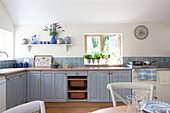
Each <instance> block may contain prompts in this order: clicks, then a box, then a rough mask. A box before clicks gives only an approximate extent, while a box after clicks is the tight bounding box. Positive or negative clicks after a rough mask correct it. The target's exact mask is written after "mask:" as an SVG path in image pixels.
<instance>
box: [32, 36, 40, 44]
mask: <svg viewBox="0 0 170 113" xmlns="http://www.w3.org/2000/svg"><path fill="white" fill-rule="evenodd" d="M38 43H39V41H38V40H37V38H36V35H34V36H32V43H31V44H38Z"/></svg>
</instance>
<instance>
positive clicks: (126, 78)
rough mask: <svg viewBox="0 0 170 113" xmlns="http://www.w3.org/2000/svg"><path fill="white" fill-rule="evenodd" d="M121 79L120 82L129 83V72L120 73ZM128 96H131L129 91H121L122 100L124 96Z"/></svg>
mask: <svg viewBox="0 0 170 113" xmlns="http://www.w3.org/2000/svg"><path fill="white" fill-rule="evenodd" d="M121 77H122V80H121V82H131V71H122V72H121ZM130 94H131V89H122V92H121V96H122V97H123V98H124V99H126V96H127V95H130Z"/></svg>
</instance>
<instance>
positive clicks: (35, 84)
mask: <svg viewBox="0 0 170 113" xmlns="http://www.w3.org/2000/svg"><path fill="white" fill-rule="evenodd" d="M39 99H40V72H39V71H30V72H27V100H28V101H33V100H39Z"/></svg>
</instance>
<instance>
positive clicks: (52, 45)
mask: <svg viewBox="0 0 170 113" xmlns="http://www.w3.org/2000/svg"><path fill="white" fill-rule="evenodd" d="M73 45H74V44H23V46H26V47H27V48H28V51H30V50H31V48H32V47H56V46H65V51H68V47H69V46H73Z"/></svg>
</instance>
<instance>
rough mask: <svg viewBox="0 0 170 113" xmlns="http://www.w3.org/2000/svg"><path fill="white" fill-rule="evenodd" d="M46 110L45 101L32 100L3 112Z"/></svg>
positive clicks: (30, 112)
mask: <svg viewBox="0 0 170 113" xmlns="http://www.w3.org/2000/svg"><path fill="white" fill-rule="evenodd" d="M39 111H41V113H46V112H45V106H44V101H32V102H28V103H25V104H21V105H18V106H16V107H13V108H10V109H8V110H6V111H4V112H3V113H33V112H36V113H37V112H39Z"/></svg>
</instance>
